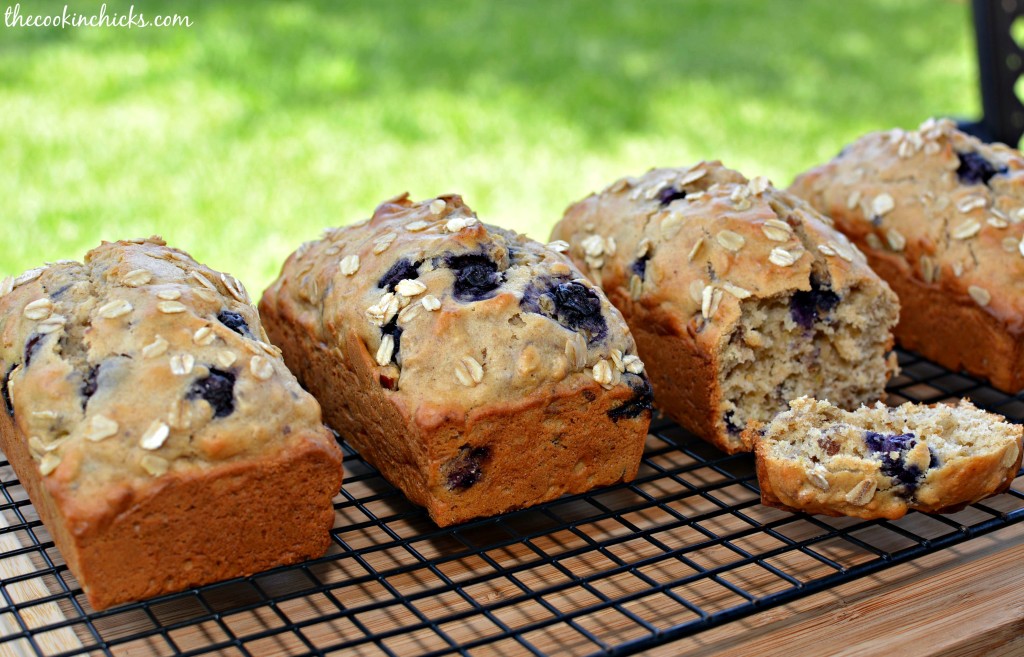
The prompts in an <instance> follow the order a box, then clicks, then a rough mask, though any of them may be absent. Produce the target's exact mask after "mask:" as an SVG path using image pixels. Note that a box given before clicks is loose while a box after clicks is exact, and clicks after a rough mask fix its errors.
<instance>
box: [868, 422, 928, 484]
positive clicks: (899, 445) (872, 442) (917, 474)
mask: <svg viewBox="0 0 1024 657" xmlns="http://www.w3.org/2000/svg"><path fill="white" fill-rule="evenodd" d="M864 442H865V444H867V446H868V449H870V450H871V451H872V452H874V453H876V454H878V455H879V456H880V457H881V459H882V474H884V475H885V476H887V477H891V478H892V479H895V480H896V481H898V482H900V483H901V484H903V486H904V487H905V489H906V491H907V492H908V493H913V492H914V489H915V488H917V482H918V480H919V479H920V478H921V469H920V468H918V467H917V466H914V465H909V466H908V465H907V464H906V458H907V452H908V451H910V450H911V449H913V448H914V446H915V445H917V438H916V437H915V436H914V434H912V433H903V434H884V433H876V432H874V431H865V432H864ZM894 453H895V454H896V457H895V458H893V456H892V455H893V454H894ZM929 467H931V466H930V464H929Z"/></svg>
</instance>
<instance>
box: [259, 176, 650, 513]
mask: <svg viewBox="0 0 1024 657" xmlns="http://www.w3.org/2000/svg"><path fill="white" fill-rule="evenodd" d="M260 310H261V313H262V315H263V318H264V321H265V323H266V327H267V331H268V332H269V334H270V336H271V338H272V339H273V341H274V343H275V344H278V345H280V346H281V348H282V349H283V350H284V355H285V360H286V362H287V363H288V364H289V365H290V366H291V367H292V369H293V370H294V371H295V372H296V375H297V376H298V377H299V379H300V380H301V381H302V382H303V384H304V385H305V386H306V388H307V389H308V390H310V391H311V392H312V393H313V394H314V395H316V397H317V398H318V399H319V400H320V402H321V404H322V405H323V407H324V414H325V416H326V417H327V419H328V423H329V424H331V425H332V426H333V427H334V428H335V429H337V430H338V431H339V432H341V434H342V435H343V436H344V437H345V438H346V439H348V440H349V441H350V442H351V443H352V445H354V446H355V447H356V449H358V450H359V452H360V454H361V455H362V456H363V457H364V458H366V459H367V461H369V462H370V463H372V464H373V465H374V466H376V467H377V468H378V469H379V470H380V471H381V473H382V474H383V475H384V476H385V477H387V478H388V479H389V480H390V481H391V482H392V483H394V484H395V485H396V486H398V487H399V488H401V489H402V491H404V492H405V494H406V496H407V497H408V498H409V499H410V500H412V501H413V502H415V503H416V504H419V505H422V506H425V507H426V508H427V510H428V511H429V513H430V516H431V518H433V520H434V521H435V522H436V523H437V524H438V525H442V526H444V525H450V524H453V523H458V522H462V521H464V520H469V519H471V518H475V517H479V516H490V515H494V514H498V513H502V512H505V511H509V510H511V509H518V508H523V507H527V506H530V505H533V504H537V503H539V502H543V501H546V500H550V499H553V498H556V497H558V496H559V495H561V494H563V493H579V492H583V491H586V490H589V489H591V488H593V487H595V486H601V485H606V484H612V483H615V482H621V481H628V480H630V479H632V478H633V477H634V476H635V475H636V472H637V469H638V467H639V463H640V457H641V454H642V451H643V445H644V441H645V438H646V435H647V427H648V425H649V423H650V417H651V412H650V404H651V392H650V386H649V385H648V382H647V379H646V378H645V377H644V374H643V363H642V362H641V361H640V359H639V358H638V357H637V355H636V350H635V345H634V343H633V339H632V338H631V337H630V335H629V331H628V329H627V327H626V324H625V322H624V321H623V320H622V317H621V315H619V313H618V312H617V311H616V310H615V309H614V308H613V307H612V306H611V305H610V304H609V303H608V300H607V299H606V298H605V296H604V295H603V294H602V293H601V291H600V290H599V289H597V288H595V287H594V286H593V285H591V284H590V283H589V282H587V281H586V280H585V279H584V278H583V277H582V275H581V274H580V272H579V271H577V270H576V268H575V267H573V266H572V264H571V263H570V262H569V260H568V259H567V258H565V257H564V256H562V255H561V254H559V253H557V252H555V251H553V250H551V249H548V248H545V247H544V246H543V245H542V244H539V243H537V242H534V241H532V240H529V239H527V238H525V237H523V236H521V235H517V234H515V233H513V232H510V231H506V230H502V229H501V228H497V227H494V226H488V225H484V224H481V223H480V222H479V221H478V220H477V218H476V215H475V214H474V213H473V212H472V210H470V208H469V207H467V206H466V205H464V204H463V202H462V199H461V198H460V197H458V196H442V197H440V198H437V199H433V200H429V201H425V202H423V203H413V202H412V201H410V200H409V198H408V196H407V195H403V196H400V197H398V198H395V199H392V200H390V201H387V202H385V203H384V204H382V205H381V206H380V207H379V208H377V211H376V212H375V213H374V215H373V218H372V219H370V220H367V221H363V222H360V223H359V224H356V225H353V226H350V227H347V228H338V229H333V230H329V231H327V233H326V235H325V236H324V238H323V239H321V240H319V241H317V242H312V243H307V244H305V245H303V246H302V247H301V248H300V249H299V250H298V251H297V252H296V253H295V254H293V255H292V256H291V257H290V258H289V259H288V261H287V262H286V263H285V265H284V269H283V271H282V272H281V277H280V278H279V279H278V280H277V281H276V282H275V283H274V284H273V285H272V286H271V287H270V289H268V290H267V292H266V293H265V294H264V296H263V300H262V302H261V305H260Z"/></svg>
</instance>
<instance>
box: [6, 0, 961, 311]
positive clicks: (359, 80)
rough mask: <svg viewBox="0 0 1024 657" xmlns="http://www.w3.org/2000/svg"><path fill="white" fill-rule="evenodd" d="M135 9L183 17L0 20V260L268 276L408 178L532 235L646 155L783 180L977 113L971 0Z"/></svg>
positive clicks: (255, 280) (87, 9)
mask: <svg viewBox="0 0 1024 657" xmlns="http://www.w3.org/2000/svg"><path fill="white" fill-rule="evenodd" d="M63 4H64V3H63V1H60V2H46V3H42V2H31V1H28V2H26V1H23V2H22V12H23V13H44V12H47V13H48V12H53V11H57V12H59V10H60V8H62V7H63ZM100 4H101V3H100V1H99V0H97V2H95V4H88V3H83V2H72V4H71V5H70V8H71V9H72V11H77V12H81V13H86V14H92V13H96V12H98V11H99V5H100ZM128 4H129V3H128V2H125V3H120V2H110V3H109V4H108V11H110V12H113V11H125V10H126V9H127V6H128ZM135 6H136V11H143V12H145V13H174V12H176V13H179V14H187V15H188V16H189V17H190V18H191V19H192V20H193V23H194V24H193V26H192V27H191V28H189V29H183V28H170V29H155V28H148V29H132V30H130V31H128V30H125V29H112V28H106V29H100V28H79V29H68V30H64V31H61V30H53V29H15V28H5V27H3V26H2V24H0V167H2V175H0V227H2V230H0V275H3V274H11V273H16V272H19V271H21V270H23V269H26V268H28V267H30V266H33V265H35V264H38V263H39V262H42V261H52V260H57V259H61V258H80V257H81V256H82V254H83V253H84V252H85V250H87V249H88V248H89V247H91V246H92V245H94V244H97V243H98V242H99V240H101V239H108V240H110V239H117V238H120V237H134V236H141V235H149V234H152V233H158V234H162V235H163V236H164V237H165V238H166V239H167V240H168V241H169V242H170V243H172V244H174V245H176V246H180V247H182V248H184V249H186V250H188V251H190V252H192V254H193V255H195V256H196V257H197V258H198V259H199V260H201V261H204V262H206V263H207V264H209V265H211V266H213V267H215V268H220V269H224V270H227V271H230V272H232V273H234V274H236V275H237V276H239V277H241V278H242V280H244V281H246V283H247V284H248V286H249V287H250V289H251V290H252V291H253V293H254V296H255V295H256V294H258V293H259V292H260V291H262V289H263V288H264V287H265V286H266V285H267V284H268V283H269V282H270V280H271V279H272V278H273V277H274V276H275V275H276V273H277V271H278V269H279V268H280V264H281V262H282V261H283V259H284V258H285V257H286V256H287V254H288V253H290V252H291V251H292V250H293V249H294V248H295V247H296V246H297V245H298V244H299V243H300V242H301V241H303V240H306V239H310V238H313V237H315V236H317V235H319V233H320V230H321V229H322V228H323V227H325V226H332V225H340V224H344V223H348V222H352V221H355V220H358V219H360V218H362V217H365V216H368V215H369V214H370V213H371V212H372V210H373V208H374V206H375V205H376V204H377V203H379V202H380V201H382V200H383V199H385V198H387V197H390V196H392V195H394V194H397V193H400V192H403V191H406V190H408V191H410V192H411V193H412V194H413V196H414V197H417V198H422V197H426V196H432V195H435V194H438V193H442V192H449V191H454V192H459V193H462V194H463V195H464V196H465V197H466V199H467V201H468V202H469V203H470V205H471V206H473V207H474V208H475V209H476V210H477V211H478V212H479V214H480V216H481V217H482V218H483V219H484V221H489V222H492V223H498V224H503V225H506V226H509V227H512V228H515V229H517V230H520V231H525V232H527V233H529V234H531V235H532V236H534V237H538V238H540V239H544V238H546V236H547V234H548V231H549V229H550V226H551V225H552V224H553V223H554V221H556V220H557V219H558V217H559V216H560V215H561V212H562V210H563V209H564V208H565V206H566V205H567V204H568V203H570V202H572V201H573V200H575V199H577V198H579V197H581V196H583V195H585V194H587V193H588V192H590V191H592V190H594V189H596V188H599V187H601V186H603V185H604V184H606V183H608V182H611V181H612V180H613V179H615V178H617V177H619V176H621V175H625V174H636V173H641V172H643V171H645V170H646V169H648V168H649V167H651V166H654V165H683V164H689V163H692V162H694V161H697V160H699V159H716V158H717V159H722V160H723V161H724V162H725V163H726V164H728V165H730V166H733V167H735V168H738V169H740V170H742V171H743V172H745V173H747V175H750V176H753V175H756V174H767V175H768V176H769V177H771V178H772V179H773V180H774V181H775V182H777V183H778V184H780V185H785V184H788V183H789V182H790V180H791V179H792V177H793V175H794V174H796V173H797V172H798V171H800V170H802V169H803V168H806V167H808V166H810V165H812V164H815V163H817V162H818V161H820V160H823V159H826V158H830V157H831V156H832V155H834V154H835V153H836V152H837V151H838V150H839V149H840V148H841V147H842V146H843V144H845V143H846V142H848V141H850V140H851V139H853V138H855V137H856V136H857V135H859V134H860V133H862V132H865V131H869V130H875V129H880V128H890V127H893V126H903V127H914V126H916V125H917V124H918V123H919V122H920V121H921V120H923V119H924V118H926V117H928V116H930V115H952V116H960V117H964V116H967V117H973V116H976V115H977V114H978V112H979V111H980V110H979V103H978V100H977V89H976V84H977V83H976V72H975V63H974V55H973V47H974V46H973V40H972V36H971V35H972V33H971V23H970V10H969V6H968V4H967V3H965V2H963V1H959V2H954V1H950V0H939V1H937V0H913V1H911V0H906V1H883V0H873V1H869V0H860V1H857V2H837V1H835V0H814V1H801V2H797V1H796V0H785V1H779V2H770V3H769V2H760V1H757V0H745V1H738V0H731V1H729V2H714V1H713V0H702V1H696V0H694V1H676V2H669V1H654V0H645V1H643V2H641V1H638V0H621V1H617V2H611V1H598V0H594V1H590V2H584V1H582V0H577V1H571V0H570V1H566V2H552V1H550V0H529V1H527V0H514V1H509V2H497V1H494V0H480V1H470V0H462V1H459V2H423V1H417V0H404V1H398V0H387V1H383V0H381V1H372V0H371V1H366V2H363V1H358V2H357V1H352V0H348V1H345V2H326V1H325V2H316V1H313V0H305V1H303V0H298V1H294V2H243V1H237V2H209V3H207V2H198V1H197V2H190V3H186V2H176V3H173V4H172V3H165V4H157V3H154V2H145V1H142V2H140V1H138V0H136V2H135ZM5 7H6V5H4V8H5Z"/></svg>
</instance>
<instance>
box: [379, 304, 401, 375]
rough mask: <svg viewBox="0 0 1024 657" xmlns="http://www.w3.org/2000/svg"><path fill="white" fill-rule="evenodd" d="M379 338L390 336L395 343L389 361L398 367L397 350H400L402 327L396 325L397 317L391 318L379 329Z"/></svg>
mask: <svg viewBox="0 0 1024 657" xmlns="http://www.w3.org/2000/svg"><path fill="white" fill-rule="evenodd" d="M380 334H381V336H382V337H383V336H385V335H390V336H391V337H392V338H393V339H394V341H395V350H394V352H392V354H391V360H392V362H394V363H395V364H396V365H398V350H399V349H401V348H402V327H401V326H399V325H398V315H395V316H394V317H392V318H391V321H390V322H388V323H387V324H385V325H384V326H383V327H381V329H380Z"/></svg>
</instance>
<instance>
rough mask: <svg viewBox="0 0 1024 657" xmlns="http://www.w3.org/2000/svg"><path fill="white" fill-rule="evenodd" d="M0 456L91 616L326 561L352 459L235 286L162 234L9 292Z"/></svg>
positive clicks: (19, 282) (41, 275) (4, 289)
mask: <svg viewBox="0 0 1024 657" xmlns="http://www.w3.org/2000/svg"><path fill="white" fill-rule="evenodd" d="M0 377H2V378H0V392H2V396H3V400H4V409H3V411H2V412H0V444H2V447H3V451H4V453H5V454H6V455H7V458H8V459H9V460H10V462H11V464H12V465H13V466H14V470H15V472H17V474H18V478H19V479H20V480H21V482H22V484H23V485H24V486H25V488H26V489H27V490H28V493H29V497H30V498H31V500H32V503H33V504H34V505H35V507H36V509H37V510H38V512H39V516H40V517H41V518H42V520H43V522H44V523H45V524H46V527H47V528H48V529H49V531H50V534H51V535H52V536H53V540H54V542H55V543H56V545H57V547H58V549H59V550H60V552H61V554H62V555H63V557H64V559H65V561H66V562H67V564H68V567H69V568H70V569H71V572H72V573H73V574H74V575H75V577H76V578H77V579H78V582H79V584H80V585H81V586H82V588H83V589H84V591H85V593H86V595H87V596H88V598H89V602H90V603H91V604H92V606H93V607H94V608H95V609H103V608H105V607H109V606H110V605H114V604H117V603H120V602H127V601H130V600H135V599H139V598H145V597H149V596H153V595H157V594H162V593H169V592H173V591H177V590H180V589H183V588H186V587H189V586H193V585H199V584H204V583H209V582H213V581H217V580H221V579H226V578H230V577H237V576H242V575H248V574H251V573H254V572H256V571H260V570H264V569H267V568H270V567H272V566H277V565H280V564H287V563H293V562H296V561H301V560H303V559H306V558H309V557H315V556H319V555H321V554H323V552H324V551H325V550H326V549H327V546H328V544H329V542H330V536H329V533H328V532H329V530H330V528H331V524H332V522H333V518H334V512H333V507H332V504H331V498H332V497H333V496H334V495H336V494H337V492H338V489H339V487H340V485H341V478H342V469H341V451H340V448H339V447H338V445H337V442H336V441H335V440H334V437H333V435H332V434H331V433H330V431H329V430H328V429H327V428H326V427H324V426H323V424H322V423H321V416H320V407H319V405H318V404H317V403H316V400H314V399H313V398H312V397H311V396H310V395H309V394H308V393H306V392H304V391H303V390H302V389H301V388H300V387H299V385H298V383H297V381H296V380H295V378H294V377H293V376H292V375H291V374H290V373H289V372H288V370H287V368H286V367H285V365H284V362H283V361H282V360H281V358H280V356H279V352H278V350H277V349H275V348H274V347H272V346H271V345H269V344H268V343H267V339H266V336H265V334H264V333H263V329H262V328H261V327H260V322H259V317H258V315H257V313H256V309H255V308H254V307H253V306H252V305H251V303H250V301H249V298H248V296H247V295H246V293H245V290H244V288H243V287H242V285H241V284H240V283H239V282H238V281H237V280H236V279H234V278H232V277H230V276H227V275H224V274H220V273H218V272H215V271H213V270H211V269H209V268H207V267H204V266H202V265H199V264H197V263H196V262H195V261H194V260H192V258H190V257H189V256H188V255H186V254H185V253H182V252H181V251H178V250H176V249H172V248H168V247H167V246H165V245H164V242H163V241H162V240H160V239H159V238H151V239H149V240H138V241H135V242H117V243H113V244H108V243H104V244H103V245H102V246H100V247H98V248H96V249H94V250H93V251H91V252H89V253H88V254H87V255H86V257H85V262H84V264H83V263H78V262H73V261H64V262H60V263H56V264H52V265H48V266H46V267H42V268H39V269H34V270H32V271H29V272H26V273H25V274H22V275H21V276H19V277H18V278H16V279H11V278H7V279H4V281H3V282H2V283H0Z"/></svg>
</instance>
